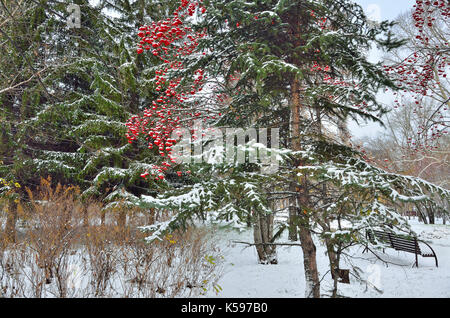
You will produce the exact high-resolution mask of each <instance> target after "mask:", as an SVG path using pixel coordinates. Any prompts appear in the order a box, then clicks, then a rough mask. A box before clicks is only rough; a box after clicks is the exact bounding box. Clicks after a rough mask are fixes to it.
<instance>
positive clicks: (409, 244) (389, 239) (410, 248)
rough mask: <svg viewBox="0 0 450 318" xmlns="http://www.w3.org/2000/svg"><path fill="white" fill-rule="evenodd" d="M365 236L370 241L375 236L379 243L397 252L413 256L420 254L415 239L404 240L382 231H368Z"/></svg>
mask: <svg viewBox="0 0 450 318" xmlns="http://www.w3.org/2000/svg"><path fill="white" fill-rule="evenodd" d="M367 234H368V237H369V239H370V240H373V239H374V237H373V235H375V236H376V238H378V239H379V240H380V241H381V242H384V243H387V244H389V245H390V246H391V247H392V248H394V249H395V250H397V251H404V252H409V253H413V254H420V253H421V251H420V247H419V244H418V242H417V239H415V238H405V237H401V236H398V235H396V234H393V233H388V232H382V231H368V232H367Z"/></svg>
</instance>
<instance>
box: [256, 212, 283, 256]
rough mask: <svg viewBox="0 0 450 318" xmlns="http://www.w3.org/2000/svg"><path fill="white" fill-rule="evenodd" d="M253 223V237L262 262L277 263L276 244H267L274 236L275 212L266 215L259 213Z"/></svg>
mask: <svg viewBox="0 0 450 318" xmlns="http://www.w3.org/2000/svg"><path fill="white" fill-rule="evenodd" d="M255 218H256V220H255V222H254V224H253V237H254V240H255V247H256V252H257V253H258V260H259V263H260V264H277V263H278V260H277V254H276V246H275V245H265V244H266V243H270V241H271V240H272V237H273V218H274V217H273V214H268V215H264V214H262V213H257V215H256V217H255Z"/></svg>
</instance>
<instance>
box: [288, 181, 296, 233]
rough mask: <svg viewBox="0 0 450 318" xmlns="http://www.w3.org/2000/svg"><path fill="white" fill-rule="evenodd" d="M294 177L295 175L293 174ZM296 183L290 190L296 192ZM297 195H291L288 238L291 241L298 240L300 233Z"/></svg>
mask: <svg viewBox="0 0 450 318" xmlns="http://www.w3.org/2000/svg"><path fill="white" fill-rule="evenodd" d="M292 178H294V175H293V176H292ZM295 189H296V187H295V184H294V183H292V184H291V186H290V189H289V190H290V191H291V192H295V191H296V190H295ZM297 206H298V204H297V197H296V196H290V197H289V235H288V238H289V240H290V241H293V242H295V241H297V240H298V233H297V227H298V225H297V223H298V222H297V210H298V209H297Z"/></svg>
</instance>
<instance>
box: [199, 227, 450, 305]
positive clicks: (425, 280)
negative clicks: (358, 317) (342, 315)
mask: <svg viewBox="0 0 450 318" xmlns="http://www.w3.org/2000/svg"><path fill="white" fill-rule="evenodd" d="M410 224H411V226H412V227H413V229H414V230H415V232H416V233H417V234H418V235H419V238H420V239H422V240H425V241H427V242H428V243H429V244H430V245H431V246H432V248H433V249H434V251H435V252H436V254H437V257H438V260H439V267H436V266H435V260H434V258H432V257H431V258H423V257H421V256H419V268H416V267H412V265H413V264H414V261H415V256H414V254H410V253H405V252H398V251H395V250H393V249H386V250H385V254H383V253H382V252H378V255H379V256H380V257H381V258H382V259H384V260H386V261H388V262H389V264H387V265H386V264H384V263H383V262H382V261H380V260H379V259H377V257H375V256H374V255H373V254H370V253H364V254H363V253H362V251H363V248H361V247H354V248H351V249H349V250H348V251H347V252H348V254H349V255H351V258H349V259H345V258H344V259H343V260H342V263H341V266H340V267H341V268H342V269H351V273H355V272H354V268H358V269H359V270H360V277H361V278H362V280H357V279H356V278H355V277H354V276H353V275H352V274H351V275H350V284H341V283H340V284H339V294H340V295H343V296H347V297H369V298H372V297H405V298H410V297H431V298H437V297H450V225H443V224H436V225H425V224H422V223H419V222H418V221H417V220H411V221H410ZM217 235H218V236H219V240H218V241H220V242H221V243H220V244H221V246H222V252H223V256H224V264H223V266H224V275H223V277H222V278H221V280H220V281H219V285H220V287H221V288H222V291H221V292H220V293H219V294H215V293H214V291H210V292H209V293H208V294H207V295H206V296H207V297H226V298H228V297H243V298H257V297H261V298H273V297H277V298H284V297H304V287H305V279H304V271H303V257H302V252H301V248H300V247H299V246H290V247H277V254H278V262H279V263H278V265H260V264H258V262H257V255H256V250H255V248H254V247H253V246H251V247H247V246H246V245H242V244H234V243H232V241H246V242H252V240H253V238H252V232H251V231H250V230H245V231H243V232H241V233H239V232H238V231H234V230H226V231H225V230H220V231H219V232H218V234H217ZM283 241H287V239H286V237H284V240H283ZM316 246H317V261H318V266H319V272H320V277H321V278H322V277H323V280H322V282H321V293H322V294H323V296H325V297H326V296H327V295H329V294H330V292H329V291H330V290H331V287H332V279H331V275H330V273H329V272H328V273H327V271H328V258H327V256H326V254H325V249H324V247H323V245H322V244H321V243H320V242H316ZM421 248H422V245H421ZM423 249H424V250H425V249H426V246H424V247H423ZM352 269H353V270H352ZM324 274H326V275H324ZM374 287H375V288H374ZM377 290H378V291H377Z"/></svg>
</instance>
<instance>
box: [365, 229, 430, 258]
mask: <svg viewBox="0 0 450 318" xmlns="http://www.w3.org/2000/svg"><path fill="white" fill-rule="evenodd" d="M366 236H367V238H368V239H369V240H370V241H371V242H375V238H377V239H378V240H379V241H380V242H382V243H386V244H387V245H389V246H390V247H391V248H393V249H395V250H397V251H403V252H407V253H412V254H415V255H416V262H415V265H416V267H419V260H418V256H419V255H420V256H422V257H434V259H435V260H436V267H438V259H437V256H436V253H435V252H434V250H433V249H432V248H431V246H430V245H429V244H428V243H426V242H424V241H420V240H418V239H417V237H407V236H400V235H397V234H394V233H389V232H383V231H375V230H370V231H369V230H368V231H366ZM419 243H421V244H425V245H427V246H428V248H429V249H430V251H431V253H424V252H423V251H422V250H421V249H420V246H419ZM368 249H369V248H368V247H367V246H366V248H365V249H364V251H363V253H364V252H365V251H367V250H368ZM383 251H384V250H383Z"/></svg>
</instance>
